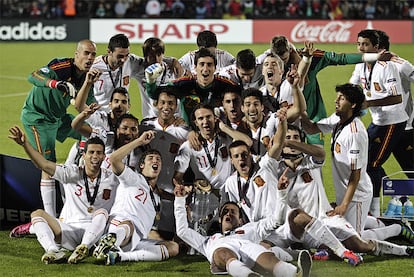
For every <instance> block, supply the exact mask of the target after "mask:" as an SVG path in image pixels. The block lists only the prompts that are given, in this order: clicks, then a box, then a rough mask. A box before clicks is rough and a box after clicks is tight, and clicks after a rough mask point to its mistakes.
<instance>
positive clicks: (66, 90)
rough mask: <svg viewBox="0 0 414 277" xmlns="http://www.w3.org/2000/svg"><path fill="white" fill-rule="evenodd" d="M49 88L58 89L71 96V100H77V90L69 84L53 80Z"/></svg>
mask: <svg viewBox="0 0 414 277" xmlns="http://www.w3.org/2000/svg"><path fill="white" fill-rule="evenodd" d="M49 86H50V87H51V88H56V89H58V90H60V91H61V92H63V93H67V94H69V95H70V97H71V98H76V93H77V92H76V89H75V87H74V86H73V85H72V84H71V83H69V82H65V81H56V80H52V81H51V82H50V84H49Z"/></svg>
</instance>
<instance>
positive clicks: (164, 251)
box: [93, 131, 178, 265]
mask: <svg viewBox="0 0 414 277" xmlns="http://www.w3.org/2000/svg"><path fill="white" fill-rule="evenodd" d="M154 137H155V132H154V131H145V132H144V133H142V135H141V136H140V137H139V138H137V139H135V140H133V141H131V142H129V143H127V144H125V145H124V146H122V147H120V148H118V149H117V150H115V152H113V153H112V155H111V157H110V161H111V165H112V171H113V172H114V174H115V175H116V176H117V177H118V180H119V182H120V184H119V186H118V189H117V193H116V196H115V201H114V205H113V207H112V209H111V212H110V224H109V228H108V233H107V234H106V235H104V236H103V237H102V238H101V239H100V242H99V245H98V246H97V247H96V248H95V250H94V252H93V255H94V256H95V257H96V258H97V259H98V260H103V261H105V263H106V264H107V265H112V264H115V263H118V262H122V261H161V260H166V259H168V258H169V257H172V256H175V255H177V254H178V244H177V243H175V242H172V241H157V242H155V241H153V240H146V238H147V236H148V234H149V232H150V230H151V227H152V225H153V223H154V219H155V217H156V216H159V212H160V197H159V195H158V193H157V182H158V176H159V174H160V172H161V170H162V160H161V154H160V152H158V151H157V150H155V149H150V150H147V151H146V152H144V154H143V155H142V156H141V159H140V160H139V163H138V172H136V171H134V170H132V169H131V168H129V167H128V166H126V165H125V163H124V162H123V160H124V159H125V157H126V156H127V155H128V154H129V153H131V152H132V151H133V150H134V149H136V148H137V147H141V146H144V145H148V144H149V143H150V142H151V141H152V140H153V139H154Z"/></svg>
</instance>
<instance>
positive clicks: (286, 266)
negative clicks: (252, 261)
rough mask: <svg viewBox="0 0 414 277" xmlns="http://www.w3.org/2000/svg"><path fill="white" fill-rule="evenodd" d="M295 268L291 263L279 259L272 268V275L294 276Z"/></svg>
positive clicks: (281, 276)
mask: <svg viewBox="0 0 414 277" xmlns="http://www.w3.org/2000/svg"><path fill="white" fill-rule="evenodd" d="M296 272H297V268H296V266H294V265H293V264H290V263H287V262H284V261H280V262H278V263H277V264H276V265H275V267H274V268H273V276H280V277H296V275H297V274H296Z"/></svg>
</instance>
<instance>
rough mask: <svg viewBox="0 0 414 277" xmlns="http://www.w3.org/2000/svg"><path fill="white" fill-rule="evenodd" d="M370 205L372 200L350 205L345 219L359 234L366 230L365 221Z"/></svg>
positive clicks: (352, 202) (353, 202) (354, 202)
mask: <svg viewBox="0 0 414 277" xmlns="http://www.w3.org/2000/svg"><path fill="white" fill-rule="evenodd" d="M370 205H371V201H370V200H366V201H362V202H356V201H351V203H349V206H348V210H347V211H346V213H345V218H346V220H347V221H348V222H349V223H351V225H352V226H353V227H354V229H355V230H356V231H357V232H358V234H361V232H362V231H363V230H364V228H365V221H366V220H367V216H368V212H369V209H370Z"/></svg>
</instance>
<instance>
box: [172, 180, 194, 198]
mask: <svg viewBox="0 0 414 277" xmlns="http://www.w3.org/2000/svg"><path fill="white" fill-rule="evenodd" d="M173 183H174V195H175V196H177V197H184V196H187V195H188V194H189V193H190V192H191V191H192V190H193V186H184V185H183V184H181V183H180V182H178V181H177V180H176V179H175V178H173Z"/></svg>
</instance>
